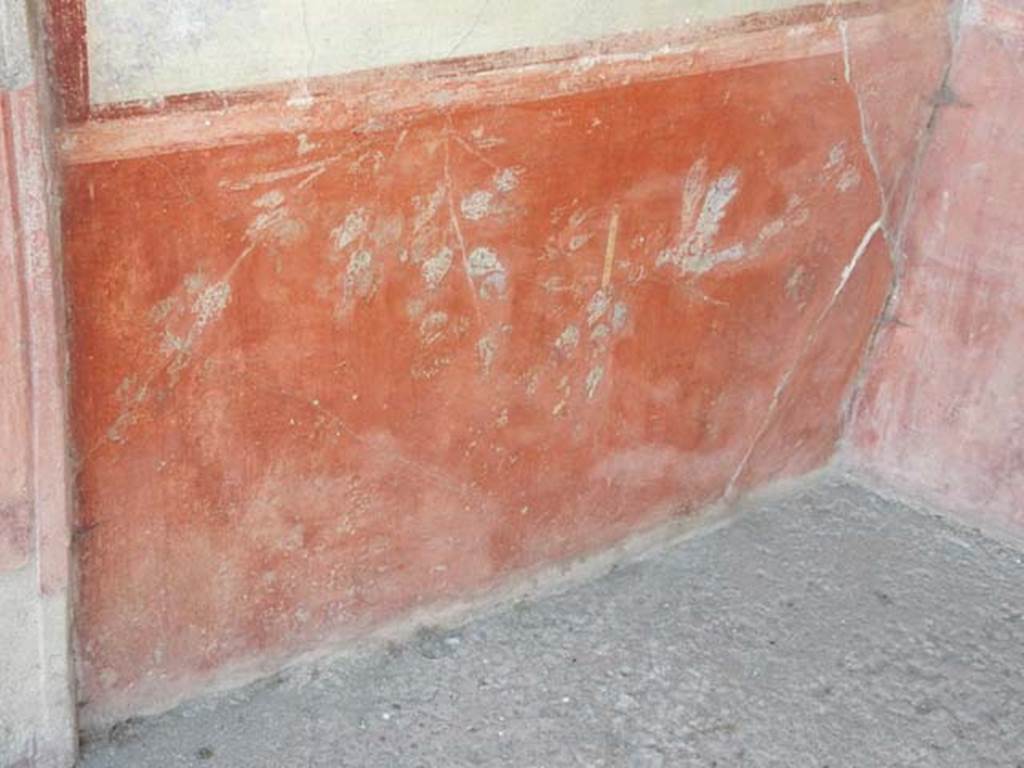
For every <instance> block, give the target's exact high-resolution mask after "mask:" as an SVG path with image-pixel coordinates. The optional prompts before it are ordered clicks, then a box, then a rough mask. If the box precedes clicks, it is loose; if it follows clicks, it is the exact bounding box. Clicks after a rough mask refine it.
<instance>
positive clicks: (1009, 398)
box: [852, 2, 1024, 538]
mask: <svg viewBox="0 0 1024 768" xmlns="http://www.w3.org/2000/svg"><path fill="white" fill-rule="evenodd" d="M938 97H939V98H938V99H937V102H936V103H937V105H938V109H937V114H936V118H935V123H934V128H933V135H932V136H931V137H930V141H929V143H928V144H927V147H926V151H925V152H924V154H923V157H922V159H921V171H920V182H919V184H918V186H917V189H916V190H915V193H914V206H913V210H912V211H911V213H910V216H909V219H908V224H907V227H906V237H905V245H904V248H903V250H904V251H905V261H904V263H903V264H902V266H901V277H902V279H901V281H900V290H899V294H898V296H897V301H896V303H895V304H894V306H893V307H892V308H891V311H890V312H889V315H888V317H887V318H886V322H885V324H884V326H883V330H882V334H881V336H880V341H879V346H878V354H877V357H876V359H875V361H874V362H873V363H872V365H871V368H870V374H869V376H868V379H867V385H866V388H865V394H864V397H863V399H862V401H861V403H860V408H859V411H858V417H857V419H856V422H855V424H854V429H853V430H852V443H853V452H852V460H853V461H855V462H859V463H862V464H863V465H864V466H865V467H866V468H867V471H868V472H869V473H870V474H871V475H872V476H873V477H875V478H878V479H880V480H881V481H883V482H885V483H887V484H890V485H892V486H893V487H895V488H897V489H899V491H900V492H903V493H907V494H912V495H913V496H915V497H919V498H923V499H927V500H928V501H929V502H930V503H935V504H941V505H943V506H946V507H948V508H949V509H950V510H951V511H954V512H957V513H959V514H965V515H968V516H970V519H972V520H974V521H977V522H979V523H981V524H983V525H985V526H987V527H988V528H990V529H992V530H998V531H999V532H1001V533H1005V534H1008V535H1012V536H1015V537H1017V538H1020V537H1022V536H1024V357H1022V356H1021V354H1020V349H1021V347H1022V346H1024V280H1022V275H1024V226H1022V225H1021V218H1020V216H1019V215H1018V211H1019V207H1020V201H1021V200H1022V199H1024V133H1022V132H1021V130H1020V126H1021V124H1022V121H1024V4H1022V3H1019V2H971V3H968V5H967V7H966V9H965V11H964V22H963V29H962V31H961V34H960V41H959V45H958V47H957V51H956V55H955V57H954V60H953V64H952V68H951V70H950V74H949V78H948V82H947V84H946V86H945V87H944V88H943V89H942V91H941V92H940V93H939V94H938Z"/></svg>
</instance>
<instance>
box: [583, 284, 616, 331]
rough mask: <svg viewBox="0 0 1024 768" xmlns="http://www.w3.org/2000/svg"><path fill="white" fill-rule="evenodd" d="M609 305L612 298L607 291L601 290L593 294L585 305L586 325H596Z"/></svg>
mask: <svg viewBox="0 0 1024 768" xmlns="http://www.w3.org/2000/svg"><path fill="white" fill-rule="evenodd" d="M611 304H612V297H611V295H610V294H609V293H608V292H607V291H605V290H603V289H602V290H600V291H598V292H597V293H595V294H594V295H593V296H592V297H591V299H590V303H589V304H587V325H589V326H594V325H596V324H597V323H598V321H600V320H601V318H602V317H604V315H605V312H607V311H608V307H610V306H611Z"/></svg>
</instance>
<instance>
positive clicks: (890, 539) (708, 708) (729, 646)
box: [82, 480, 1024, 768]
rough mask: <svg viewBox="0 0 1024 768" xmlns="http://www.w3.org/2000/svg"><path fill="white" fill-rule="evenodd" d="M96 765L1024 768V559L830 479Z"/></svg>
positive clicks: (200, 708)
mask: <svg viewBox="0 0 1024 768" xmlns="http://www.w3.org/2000/svg"><path fill="white" fill-rule="evenodd" d="M82 764H83V765H84V766H86V767H87V768H129V767H131V768H147V767H149V766H154V767H155V766H161V767H163V766H230V767H232V768H236V767H237V768H242V767H243V766H244V767H245V768H258V767H260V766H267V767H268V768H269V767H270V766H273V767H274V768H282V767H284V768H287V767H290V766H301V767H303V768H305V767H307V766H316V767H320V766H349V767H352V768H363V767H364V766H365V767H377V766H379V767H381V768H383V767H385V766H387V767H388V768H405V767H408V768H418V767H421V766H422V767H424V768H433V767H435V766H437V767H438V768H441V767H444V768H449V767H451V766H513V767H516V768H518V767H523V768H542V767H549V768H556V767H559V766H630V767H632V766H636V767H637V768H640V767H641V766H642V767H643V768H649V767H654V766H703V767H705V768H710V767H711V766H718V767H719V768H726V767H732V766H785V767H786V768H798V767H800V768H802V767H803V766H807V767H808V768H826V767H827V768H840V766H856V767H858V768H860V767H872V768H873V767H875V766H901V767H902V766H929V767H931V766H956V768H972V767H973V766H979V767H980V766H984V767H985V768H990V767H992V768H995V767H998V766H1008V767H1009V768H1021V766H1024V556H1022V554H1021V553H1020V552H1017V551H1014V550H1011V549H1008V548H1006V547H1004V546H1002V545H1000V544H999V543H996V542H994V541H991V540H988V539H985V538H982V537H981V536H980V535H978V534H975V533H973V532H971V531H968V530H966V529H963V528H959V527H955V526H952V525H949V524H947V523H945V522H942V521H940V520H938V519H935V518H932V517H929V516H926V515H921V514H918V513H916V512H914V511H912V510H909V509H907V508H904V507H902V506H900V505H898V504H893V503H891V502H887V501H884V500H882V499H881V498H879V497H878V496H875V495H873V494H872V493H870V492H868V491H865V490H863V489H860V488H857V487H854V486H852V485H848V484H844V483H842V482H839V481H828V480H825V481H822V482H820V483H818V484H816V485H815V486H814V487H811V488H809V489H805V490H801V491H798V492H794V493H793V494H791V495H789V496H786V497H784V498H781V499H776V500H774V501H767V502H763V503H761V504H759V505H758V506H757V507H756V508H754V509H751V510H750V511H748V512H747V513H745V514H744V515H743V516H741V517H740V518H739V519H738V520H736V521H735V522H734V523H732V524H730V525H728V526H727V527H724V528H722V529H720V530H717V531H715V532H713V533H710V534H708V535H706V536H702V537H700V538H697V539H694V540H692V541H689V542H687V543H685V544H682V545H680V546H678V547H676V548H674V549H672V550H671V551H667V552H662V553H660V554H658V555H656V556H652V557H650V558H647V559H645V560H641V561H636V562H632V563H629V564H626V565H623V566H621V567H619V568H617V569H616V570H615V571H614V572H613V573H612V574H610V575H609V576H606V577H604V578H602V579H599V580H596V581H594V582H593V583H589V584H586V585H583V586H577V587H574V588H572V589H570V590H568V591H566V592H564V593H562V594H557V595H554V596H549V597H546V598H543V599H540V600H538V601H535V602H531V603H523V604H517V605H514V606H510V607H509V608H508V609H507V610H504V611H499V612H496V613H494V614H492V615H489V616H486V617H484V618H479V619H476V620H474V621H472V622H470V623H469V624H468V625H466V626H464V627H462V628H461V629H458V630H451V631H441V630H423V631H421V632H420V633H419V635H417V636H416V638H415V639H413V640H412V641H410V642H408V643H407V644H404V645H401V646H399V647H392V648H382V649H381V650H380V652H378V653H375V654H374V653H371V654H370V655H368V656H362V657H359V658H350V659H348V660H343V661H338V662H335V663H333V664H331V665H328V666H324V667H321V668H319V669H316V670H313V669H310V670H307V671H305V672H300V673H295V674H294V675H292V676H290V677H288V678H287V679H283V680H277V681H275V682H274V683H264V684H261V685H257V686H253V687H251V688H249V689H247V690H245V691H241V692H237V693H234V694H230V695H224V696H220V697H216V698H212V699H210V700H207V701H201V702H197V703H193V704H189V705H187V706H185V707H183V708H181V709H179V710H177V711H175V712H173V713H170V714H168V715H164V716H162V717H158V718H155V719H151V720H146V721H141V722H135V723H130V724H126V725H122V726H118V727H117V728H116V729H115V730H114V731H113V733H112V737H111V738H107V739H102V740H97V741H93V742H92V743H90V744H88V745H87V747H86V750H85V755H84V759H83V763H82Z"/></svg>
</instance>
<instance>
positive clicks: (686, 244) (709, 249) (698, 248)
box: [657, 159, 746, 275]
mask: <svg viewBox="0 0 1024 768" xmlns="http://www.w3.org/2000/svg"><path fill="white" fill-rule="evenodd" d="M708 172H709V170H708V162H707V160H706V159H701V160H699V161H697V162H696V163H694V165H693V166H692V167H691V168H690V170H689V172H688V173H687V175H686V178H685V179H684V180H683V202H682V209H681V211H680V223H681V230H680V238H681V240H680V242H679V244H678V245H676V247H674V248H669V249H666V250H664V251H662V253H661V254H660V255H659V256H658V259H657V266H659V267H661V266H665V265H667V264H673V265H675V266H676V267H678V268H679V269H680V271H682V272H684V273H691V274H697V275H700V274H704V273H706V272H709V271H711V270H712V269H714V268H715V267H717V266H718V265H720V264H725V263H729V262H732V261H738V260H740V259H742V258H743V257H744V256H746V247H745V246H744V245H743V244H736V245H733V246H730V247H728V248H724V249H719V250H716V249H715V248H714V244H715V239H716V238H717V237H718V233H719V232H720V230H721V228H722V222H723V221H724V220H725V216H726V214H727V213H728V210H729V206H730V205H731V204H732V202H733V200H734V199H735V198H736V196H737V195H738V194H739V191H740V181H741V174H740V172H739V170H738V169H736V168H728V169H726V170H725V171H724V172H723V173H722V174H721V175H720V176H718V177H717V178H716V179H714V180H713V181H711V182H710V184H709V183H708Z"/></svg>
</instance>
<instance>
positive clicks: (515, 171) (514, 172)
mask: <svg viewBox="0 0 1024 768" xmlns="http://www.w3.org/2000/svg"><path fill="white" fill-rule="evenodd" d="M523 173H525V169H524V168H519V167H516V168H503V169H501V170H500V171H496V172H495V174H494V186H495V188H496V189H497V190H498V191H499V192H505V193H508V192H514V191H515V190H516V189H517V188H518V187H519V182H520V179H521V177H522V175H523Z"/></svg>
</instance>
